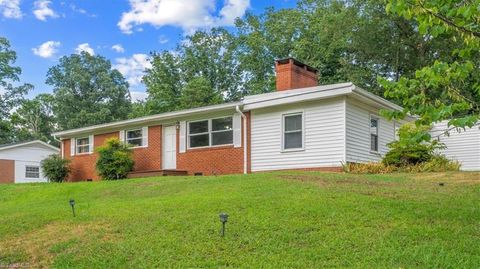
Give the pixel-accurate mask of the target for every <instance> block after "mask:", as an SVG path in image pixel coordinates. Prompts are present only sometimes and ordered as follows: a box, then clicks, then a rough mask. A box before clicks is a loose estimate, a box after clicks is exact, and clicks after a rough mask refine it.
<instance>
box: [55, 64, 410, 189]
mask: <svg viewBox="0 0 480 269" xmlns="http://www.w3.org/2000/svg"><path fill="white" fill-rule="evenodd" d="M275 69H276V73H277V77H276V85H277V91H276V92H272V93H266V94H259V95H253V96H247V97H245V98H244V99H243V100H242V101H239V102H234V103H227V104H221V105H213V106H206V107H200V108H194V109H187V110H181V111H175V112H169V113H163V114H158V115H153V116H147V117H142V118H136V119H131V120H124V121H119V122H113V123H106V124H101V125H95V126H89V127H85V128H79V129H74V130H66V131H61V132H57V133H54V134H53V135H54V136H56V137H57V138H59V139H60V140H61V141H62V149H61V152H62V156H63V157H64V158H69V159H71V160H72V163H71V167H72V173H71V176H70V180H86V179H98V175H97V174H96V172H95V162H96V159H97V154H96V153H95V148H96V147H98V146H100V145H102V144H103V143H104V142H105V140H106V139H107V138H110V137H116V138H119V139H120V140H122V141H124V142H127V143H129V144H131V145H132V148H133V156H134V160H135V167H134V171H135V172H137V173H141V172H144V173H145V174H144V175H151V174H155V173H156V172H160V171H180V172H181V171H183V172H185V173H188V174H191V175H193V174H197V175H200V174H202V175H212V174H232V173H249V172H259V171H269V170H282V169H317V170H337V171H338V170H341V166H342V163H347V162H369V161H379V160H380V159H381V158H382V156H383V155H384V154H385V153H386V152H387V150H388V148H387V144H388V143H389V142H391V141H393V140H394V139H395V137H396V130H397V129H398V127H399V124H398V123H397V122H392V121H387V120H386V119H384V118H382V117H380V116H379V111H380V110H381V109H387V110H401V109H402V108H401V107H399V106H397V105H395V104H393V103H391V102H389V101H387V100H385V99H383V98H381V97H379V96H376V95H374V94H372V93H369V92H367V91H365V90H362V89H360V88H358V87H357V86H355V85H353V84H352V83H340V84H333V85H324V86H318V85H317V83H318V79H317V70H315V69H313V68H312V67H309V66H307V65H305V64H302V63H300V62H298V61H296V60H295V59H292V58H289V59H285V60H280V61H277V62H276V66H275Z"/></svg>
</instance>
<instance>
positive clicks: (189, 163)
mask: <svg viewBox="0 0 480 269" xmlns="http://www.w3.org/2000/svg"><path fill="white" fill-rule="evenodd" d="M246 116H247V119H248V117H249V114H248V113H246ZM248 122H249V121H248V120H247V124H248ZM247 130H248V129H247ZM243 144H244V143H243V119H242V147H238V148H235V147H233V146H220V147H210V148H200V149H187V151H186V152H185V153H179V152H180V151H179V148H178V145H179V132H178V131H177V169H178V170H186V171H187V172H188V174H189V175H193V174H195V173H202V174H203V175H220V174H241V173H243V146H244V145H243ZM247 149H248V147H247Z"/></svg>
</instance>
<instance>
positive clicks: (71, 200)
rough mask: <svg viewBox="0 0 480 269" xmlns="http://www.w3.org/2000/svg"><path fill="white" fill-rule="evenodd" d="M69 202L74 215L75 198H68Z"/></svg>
mask: <svg viewBox="0 0 480 269" xmlns="http://www.w3.org/2000/svg"><path fill="white" fill-rule="evenodd" d="M69 203H70V206H71V207H72V213H73V216H74V217H75V200H73V199H70V201H69Z"/></svg>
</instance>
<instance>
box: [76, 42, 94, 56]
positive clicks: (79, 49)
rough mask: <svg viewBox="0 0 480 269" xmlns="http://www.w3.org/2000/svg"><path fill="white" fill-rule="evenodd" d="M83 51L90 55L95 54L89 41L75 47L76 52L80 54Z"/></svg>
mask: <svg viewBox="0 0 480 269" xmlns="http://www.w3.org/2000/svg"><path fill="white" fill-rule="evenodd" d="M82 51H85V52H87V53H89V54H90V55H95V51H94V50H93V49H92V48H91V47H90V45H89V44H88V43H82V44H79V45H78V46H77V48H75V53H77V54H80V53H81V52H82Z"/></svg>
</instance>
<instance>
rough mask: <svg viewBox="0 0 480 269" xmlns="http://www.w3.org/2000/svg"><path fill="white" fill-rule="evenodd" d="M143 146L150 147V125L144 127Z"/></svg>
mask: <svg viewBox="0 0 480 269" xmlns="http://www.w3.org/2000/svg"><path fill="white" fill-rule="evenodd" d="M142 146H144V147H148V127H143V128H142Z"/></svg>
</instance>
